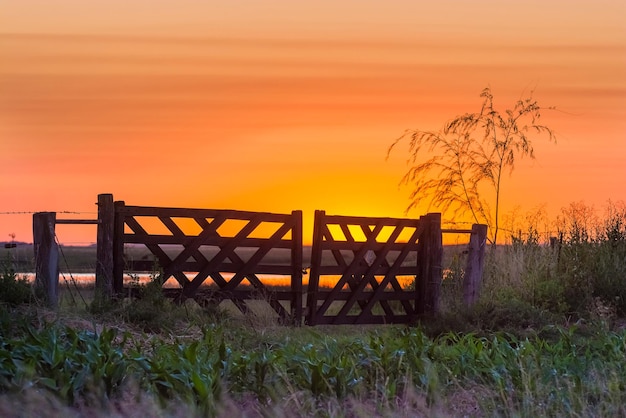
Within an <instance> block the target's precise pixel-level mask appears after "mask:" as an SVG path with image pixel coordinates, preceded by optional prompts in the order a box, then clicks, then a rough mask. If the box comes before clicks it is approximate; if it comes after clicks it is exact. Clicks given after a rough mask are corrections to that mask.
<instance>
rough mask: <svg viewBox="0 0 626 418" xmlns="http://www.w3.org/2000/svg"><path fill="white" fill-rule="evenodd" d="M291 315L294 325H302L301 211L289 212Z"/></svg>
mask: <svg viewBox="0 0 626 418" xmlns="http://www.w3.org/2000/svg"><path fill="white" fill-rule="evenodd" d="M291 217H292V219H293V222H294V223H293V227H292V230H291V231H292V232H291V241H292V243H291V291H292V292H293V294H292V299H291V304H292V305H291V314H292V316H293V322H294V325H296V326H300V325H302V296H303V294H302V211H301V210H294V211H292V212H291Z"/></svg>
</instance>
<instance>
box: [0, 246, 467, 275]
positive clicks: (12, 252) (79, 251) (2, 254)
mask: <svg viewBox="0 0 626 418" xmlns="http://www.w3.org/2000/svg"><path fill="white" fill-rule="evenodd" d="M465 248H466V246H465V245H449V246H445V247H444V268H445V266H447V265H448V264H449V263H450V262H451V261H452V260H453V259H454V258H455V257H457V256H458V255H459V254H461V253H462V252H463V250H464V249H465ZM218 250H219V249H218V248H211V249H208V250H203V253H204V254H205V256H207V257H211V256H212V255H214V254H216V253H217V251H218ZM178 251H180V249H175V248H172V249H167V248H165V252H166V253H168V255H169V256H170V257H172V256H174V255H175V254H177V252H178ZM255 251H256V249H254V248H238V249H237V250H236V253H237V254H238V255H239V256H240V257H241V258H242V259H243V260H247V259H248V258H250V257H251V256H252V254H253V253H254V252H255ZM124 254H125V256H126V257H127V258H129V259H134V260H151V259H153V256H152V254H151V253H150V252H149V251H148V249H146V248H145V247H143V246H127V247H126V249H125V251H124ZM289 257H290V252H289V250H285V249H278V250H271V251H270V252H269V253H268V254H267V255H266V257H265V258H264V263H267V264H274V263H276V264H279V263H280V264H282V263H287V262H288V261H289ZM413 260H415V258H414V257H410V256H409V259H408V260H407V261H408V262H412V261H413ZM331 262H332V261H330V260H328V257H326V258H325V259H324V264H328V263H331ZM0 263H2V264H3V265H6V264H8V265H10V266H11V267H12V268H13V269H14V270H15V271H16V272H18V273H31V272H33V271H35V254H34V250H33V245H32V244H21V245H18V246H17V247H15V248H10V249H7V248H3V247H0ZM302 264H303V267H304V268H307V267H309V266H310V265H311V247H310V246H305V247H304V248H303V261H302ZM95 269H96V246H95V245H93V246H87V247H85V246H61V247H60V251H59V270H60V271H61V272H65V273H67V272H71V273H93V272H95Z"/></svg>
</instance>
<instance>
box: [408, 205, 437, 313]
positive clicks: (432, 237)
mask: <svg viewBox="0 0 626 418" xmlns="http://www.w3.org/2000/svg"><path fill="white" fill-rule="evenodd" d="M420 222H422V223H423V228H424V229H423V233H422V236H421V237H420V238H419V242H418V245H419V249H418V255H417V257H418V263H419V267H418V275H417V277H416V280H415V290H416V299H415V311H416V313H417V314H418V315H425V314H426V315H435V314H437V312H438V311H439V295H440V293H441V281H442V268H441V264H442V259H443V243H442V237H441V214H440V213H429V214H426V215H425V216H422V217H420Z"/></svg>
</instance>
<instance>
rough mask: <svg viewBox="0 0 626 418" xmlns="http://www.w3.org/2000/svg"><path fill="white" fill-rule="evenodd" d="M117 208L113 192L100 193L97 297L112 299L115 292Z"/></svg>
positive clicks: (105, 301)
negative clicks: (114, 240)
mask: <svg viewBox="0 0 626 418" xmlns="http://www.w3.org/2000/svg"><path fill="white" fill-rule="evenodd" d="M114 220H115V209H114V207H113V195H112V194H99V195H98V231H97V250H96V253H97V261H96V299H99V302H103V303H107V302H110V301H111V297H112V293H113V231H114V225H115V224H114Z"/></svg>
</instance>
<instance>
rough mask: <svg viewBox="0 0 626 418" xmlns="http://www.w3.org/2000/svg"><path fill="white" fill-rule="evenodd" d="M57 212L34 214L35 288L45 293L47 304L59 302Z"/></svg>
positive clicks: (51, 304)
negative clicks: (56, 236) (56, 237)
mask: <svg viewBox="0 0 626 418" xmlns="http://www.w3.org/2000/svg"><path fill="white" fill-rule="evenodd" d="M56 217H57V215H56V212H38V213H35V214H33V248H34V251H35V289H36V290H37V292H38V293H39V292H41V294H43V297H44V300H45V303H46V305H48V306H49V307H51V308H56V307H57V305H58V302H59V247H58V245H57V243H56V239H55V226H56Z"/></svg>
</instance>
